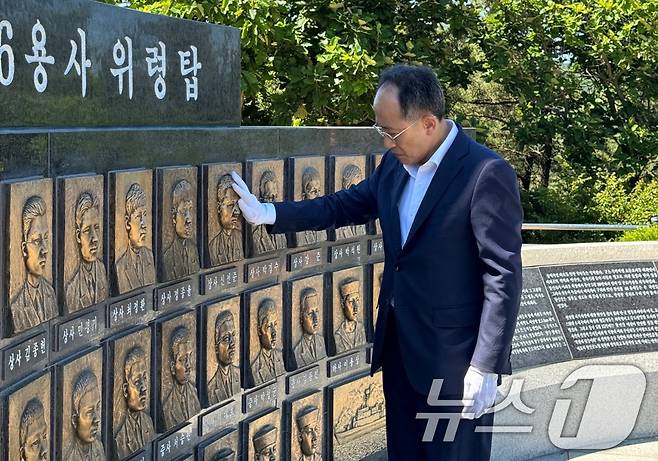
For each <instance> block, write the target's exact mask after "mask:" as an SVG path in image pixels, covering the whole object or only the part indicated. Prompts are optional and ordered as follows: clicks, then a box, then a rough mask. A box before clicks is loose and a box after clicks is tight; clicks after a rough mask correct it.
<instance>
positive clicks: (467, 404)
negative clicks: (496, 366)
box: [462, 365, 498, 419]
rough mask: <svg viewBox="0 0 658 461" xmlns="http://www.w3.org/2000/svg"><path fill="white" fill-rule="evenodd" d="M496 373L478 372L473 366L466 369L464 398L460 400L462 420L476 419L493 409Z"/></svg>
mask: <svg viewBox="0 0 658 461" xmlns="http://www.w3.org/2000/svg"><path fill="white" fill-rule="evenodd" d="M497 380H498V375H497V374H496V373H487V372H484V371H480V370H478V369H477V368H475V367H474V366H472V365H471V366H470V367H468V371H467V372H466V376H464V397H463V398H462V405H464V409H463V410H462V418H466V419H477V418H479V417H480V416H482V415H483V414H484V413H485V411H486V410H487V409H489V408H491V407H493V405H494V403H495V401H496V387H497V386H496V382H497Z"/></svg>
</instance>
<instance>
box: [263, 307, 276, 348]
mask: <svg viewBox="0 0 658 461" xmlns="http://www.w3.org/2000/svg"><path fill="white" fill-rule="evenodd" d="M276 325H277V321H276V315H275V314H274V313H273V312H272V313H270V314H268V315H267V317H266V318H265V319H264V320H263V323H262V325H261V327H260V332H259V333H260V335H259V336H260V344H261V346H262V347H263V349H267V350H270V349H274V347H275V346H276Z"/></svg>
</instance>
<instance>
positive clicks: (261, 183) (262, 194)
mask: <svg viewBox="0 0 658 461" xmlns="http://www.w3.org/2000/svg"><path fill="white" fill-rule="evenodd" d="M277 169H278V170H279V169H280V174H278V175H277V174H276V173H275V172H274V170H269V169H266V170H265V171H263V172H262V173H261V174H260V176H258V182H257V183H256V190H257V191H258V197H259V200H261V201H262V202H263V203H274V202H277V201H280V200H282V199H283V182H281V181H283V164H281V168H277ZM254 180H256V176H254ZM251 232H252V233H251V237H252V238H251V244H252V254H253V255H254V256H258V255H261V254H264V253H269V252H271V251H275V250H282V249H285V248H286V247H287V246H288V245H287V242H286V236H285V235H284V234H277V235H275V234H270V233H269V232H267V229H266V227H265V226H264V225H260V226H254V227H253V228H252V231H251Z"/></svg>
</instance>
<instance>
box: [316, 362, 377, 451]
mask: <svg viewBox="0 0 658 461" xmlns="http://www.w3.org/2000/svg"><path fill="white" fill-rule="evenodd" d="M328 401H329V402H330V404H329V405H330V409H329V410H330V414H331V415H332V421H331V431H332V435H331V444H330V446H331V447H332V450H331V455H332V459H341V460H342V459H344V460H354V461H357V460H359V459H361V458H363V457H365V456H366V455H368V454H370V453H373V452H374V451H378V450H383V449H385V448H386V427H385V426H386V407H385V402H384V388H383V386H382V379H381V373H376V374H375V375H374V376H373V377H370V376H364V377H363V378H359V379H356V380H354V381H351V382H348V383H346V384H342V385H340V386H336V387H331V388H329V400H328Z"/></svg>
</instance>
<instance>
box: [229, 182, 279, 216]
mask: <svg viewBox="0 0 658 461" xmlns="http://www.w3.org/2000/svg"><path fill="white" fill-rule="evenodd" d="M231 177H232V178H233V181H234V182H233V184H231V185H232V186H233V190H234V191H235V193H236V194H238V195H239V196H240V200H238V206H239V207H240V210H241V211H242V215H243V216H244V219H246V220H247V222H248V223H249V224H253V225H254V226H260V225H261V224H274V222H275V221H276V209H275V208H274V205H273V204H271V203H260V202H259V201H258V199H257V198H256V196H255V195H254V194H252V193H251V192H249V187H248V186H247V185H246V184H245V183H244V181H243V180H242V178H241V177H240V175H239V174H237V173H236V172H235V171H231Z"/></svg>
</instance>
